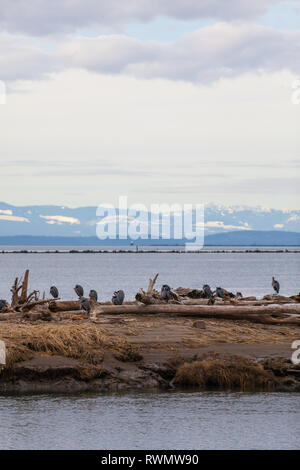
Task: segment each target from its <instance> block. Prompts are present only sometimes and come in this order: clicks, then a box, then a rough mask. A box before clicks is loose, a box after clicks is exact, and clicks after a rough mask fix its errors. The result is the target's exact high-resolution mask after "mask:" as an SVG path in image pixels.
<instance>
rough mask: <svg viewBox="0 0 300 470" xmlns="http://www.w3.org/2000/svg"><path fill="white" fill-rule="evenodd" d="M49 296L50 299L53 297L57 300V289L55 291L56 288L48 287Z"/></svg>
mask: <svg viewBox="0 0 300 470" xmlns="http://www.w3.org/2000/svg"><path fill="white" fill-rule="evenodd" d="M50 294H51V295H52V297H54V298H55V299H58V296H59V294H58V289H57V287H55V286H51V287H50Z"/></svg>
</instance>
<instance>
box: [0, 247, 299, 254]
mask: <svg viewBox="0 0 300 470" xmlns="http://www.w3.org/2000/svg"><path fill="white" fill-rule="evenodd" d="M154 253H156V254H165V253H167V254H170V253H175V254H176V253H177V254H201V253H203V254H204V253H206V254H207V253H241V254H242V253H300V247H299V249H288V248H286V247H282V248H276V249H275V248H274V249H268V250H267V249H263V248H253V249H249V248H247V249H244V250H243V249H242V247H240V249H239V248H236V249H226V248H225V247H224V249H221V247H220V249H213V250H210V249H206V248H204V249H202V250H195V251H185V249H184V248H183V249H170V250H168V249H166V250H161V249H157V250H155V249H149V250H143V249H139V250H138V251H136V250H133V249H132V250H124V249H111V250H108V249H104V250H89V249H84V250H77V249H75V250H74V249H70V250H63V249H59V250H56V249H53V250H49V249H46V250H37V249H34V250H30V249H25V250H24V249H20V250H17V249H13V250H0V254H154Z"/></svg>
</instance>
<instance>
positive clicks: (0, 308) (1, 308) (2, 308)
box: [0, 299, 6, 312]
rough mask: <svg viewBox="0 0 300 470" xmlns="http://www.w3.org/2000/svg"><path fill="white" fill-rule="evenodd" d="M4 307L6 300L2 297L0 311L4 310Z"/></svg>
mask: <svg viewBox="0 0 300 470" xmlns="http://www.w3.org/2000/svg"><path fill="white" fill-rule="evenodd" d="M5 307H6V300H4V299H0V312H2V310H4V309H5Z"/></svg>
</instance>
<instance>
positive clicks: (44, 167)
mask: <svg viewBox="0 0 300 470" xmlns="http://www.w3.org/2000/svg"><path fill="white" fill-rule="evenodd" d="M299 58H300V1H299V0H297V1H279V0H232V1H226V2H224V0H152V1H151V2H149V0H147V1H146V0H128V1H126V2H124V0H110V1H109V2H107V1H105V0H85V1H81V0H52V1H51V2H49V1H46V0H18V1H16V0H14V1H12V0H0V85H1V86H0V91H1V89H2V90H3V88H4V87H5V89H6V99H5V104H4V102H3V101H4V100H3V99H2V104H0V138H1V147H0V166H1V176H2V178H1V192H0V200H2V201H6V202H8V203H11V204H17V205H27V204H58V205H67V206H70V207H77V206H86V205H90V206H97V205H99V204H105V203H113V204H117V201H118V198H119V196H120V195H126V196H127V197H128V200H129V203H144V204H146V205H150V204H153V203H180V204H185V203H194V204H196V203H209V202H213V203H221V204H224V205H241V204H242V205H248V206H256V205H264V206H268V207H273V208H279V209H284V208H289V209H299V208H300V197H299V190H298V188H299V183H300V181H299V179H300V178H299V172H300V171H299V170H300V138H299V135H300V132H299V129H300V104H298V105H297V104H296V103H295V100H294V102H293V99H292V97H293V96H295V93H296V94H297V93H298V88H299V89H300V82H299V77H300V60H299ZM293 87H294V88H293ZM297 96H298V95H297ZM299 96H300V93H299ZM0 98H1V97H0ZM297 102H298V101H297ZM0 103H1V99H0ZM297 190H298V191H297Z"/></svg>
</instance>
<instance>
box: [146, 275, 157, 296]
mask: <svg viewBox="0 0 300 470" xmlns="http://www.w3.org/2000/svg"><path fill="white" fill-rule="evenodd" d="M158 276H159V274H158V273H157V274H155V276H154V278H153V279H151V278H150V279H149V286H148V289H147V295H148V296H150V295H151V294H152V291H153V288H154V285H155V283H156V280H157V278H158Z"/></svg>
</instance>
